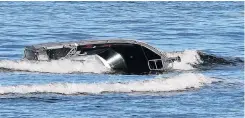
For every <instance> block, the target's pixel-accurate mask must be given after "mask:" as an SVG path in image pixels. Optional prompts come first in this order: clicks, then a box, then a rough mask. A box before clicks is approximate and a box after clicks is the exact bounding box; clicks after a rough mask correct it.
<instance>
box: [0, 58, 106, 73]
mask: <svg viewBox="0 0 245 118" xmlns="http://www.w3.org/2000/svg"><path fill="white" fill-rule="evenodd" d="M0 68H6V69H12V70H22V71H32V72H50V73H73V72H93V73H103V72H107V71H109V69H108V68H106V67H105V66H104V65H103V64H102V63H101V62H99V61H98V60H97V59H96V58H90V59H86V60H85V61H84V62H81V61H71V60H53V61H28V60H19V61H12V60H2V61H0Z"/></svg>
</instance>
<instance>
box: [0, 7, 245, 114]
mask: <svg viewBox="0 0 245 118" xmlns="http://www.w3.org/2000/svg"><path fill="white" fill-rule="evenodd" d="M113 38H122V39H137V40H140V41H143V42H146V43H148V44H150V45H152V46H154V47H156V48H158V49H159V50H162V51H165V52H166V55H167V56H168V57H174V56H179V57H180V58H181V62H174V63H173V64H172V70H171V71H168V72H163V73H161V74H146V75H134V74H108V73H107V72H108V71H110V70H109V69H108V68H106V67H104V66H103V65H101V64H100V63H98V62H96V61H95V60H94V59H93V58H89V59H87V60H86V62H85V63H84V62H74V61H70V60H54V61H50V62H35V61H26V60H22V57H23V50H24V47H25V46H28V45H33V44H39V43H47V42H69V41H78V40H83V39H94V40H97V39H113ZM199 52H201V53H205V54H207V55H213V56H215V57H220V59H221V60H220V61H221V62H215V63H213V61H212V60H209V61H207V62H204V61H203V59H202V57H201V56H200V53H199ZM243 57H244V3H243V2H0V117H2V118H7V117H18V118H21V117H24V118H26V117H38V118H39V117H43V118H49V117H50V118H53V117H62V118H63V117H64V118H71V117H79V118H80V117H174V118H176V117H185V118H186V117H188V118H195V117H208V118H209V117H215V118H218V117H222V118H223V117H231V118H235V117H243V115H244V113H243V110H244V63H243V61H244V59H243ZM222 59H224V60H228V61H229V63H225V64H224V63H222Z"/></svg>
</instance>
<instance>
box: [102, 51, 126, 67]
mask: <svg viewBox="0 0 245 118" xmlns="http://www.w3.org/2000/svg"><path fill="white" fill-rule="evenodd" d="M98 55H99V56H100V57H102V59H101V61H102V62H103V63H104V65H105V66H107V67H108V66H109V67H110V68H112V69H115V70H126V69H127V65H126V63H125V60H124V58H123V57H122V55H121V54H119V53H118V52H116V51H114V50H113V49H108V50H106V51H104V52H102V53H100V54H98Z"/></svg>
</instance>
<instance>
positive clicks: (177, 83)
mask: <svg viewBox="0 0 245 118" xmlns="http://www.w3.org/2000/svg"><path fill="white" fill-rule="evenodd" d="M215 81H217V80H216V79H214V78H209V77H205V76H204V75H202V74H194V73H185V74H180V75H178V76H174V77H171V78H155V79H151V80H144V81H129V82H125V83H121V82H117V83H50V84H43V85H16V86H1V87H0V94H2V95H5V94H31V93H35V94H37V93H55V94H65V95H69V94H102V93H134V92H170V91H184V90H188V89H190V88H200V87H202V86H204V85H207V84H210V83H212V82H215Z"/></svg>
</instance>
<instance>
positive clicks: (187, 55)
mask: <svg viewBox="0 0 245 118" xmlns="http://www.w3.org/2000/svg"><path fill="white" fill-rule="evenodd" d="M166 56H167V57H177V56H179V57H180V59H181V61H180V62H178V61H174V62H173V69H178V70H193V69H195V68H194V67H193V66H192V65H196V64H200V63H202V60H201V58H200V56H199V54H198V53H197V51H196V50H185V51H183V52H171V53H166Z"/></svg>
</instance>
